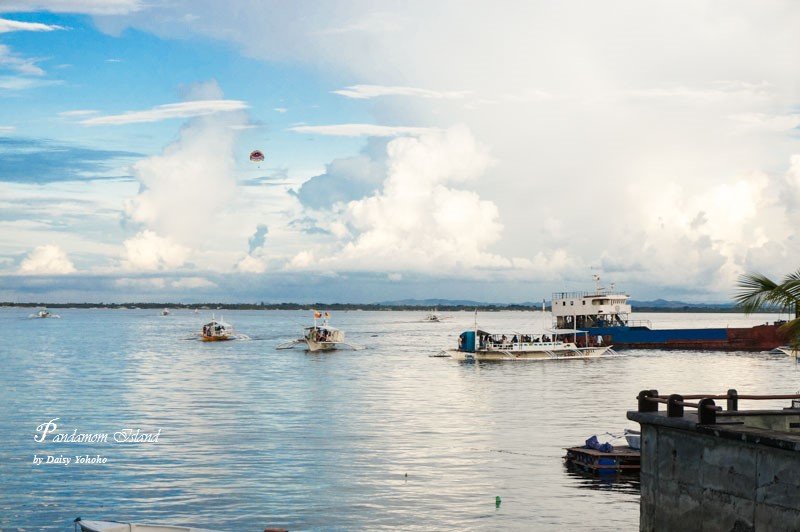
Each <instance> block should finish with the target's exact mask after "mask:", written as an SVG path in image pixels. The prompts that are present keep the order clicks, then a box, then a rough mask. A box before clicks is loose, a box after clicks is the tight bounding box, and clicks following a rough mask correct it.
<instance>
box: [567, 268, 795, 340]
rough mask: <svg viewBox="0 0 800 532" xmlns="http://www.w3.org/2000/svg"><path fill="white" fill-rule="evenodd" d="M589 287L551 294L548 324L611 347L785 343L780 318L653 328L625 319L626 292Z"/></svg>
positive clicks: (628, 312)
mask: <svg viewBox="0 0 800 532" xmlns="http://www.w3.org/2000/svg"><path fill="white" fill-rule="evenodd" d="M599 280H600V279H599V277H595V281H596V282H597V286H596V288H595V290H594V292H557V293H554V294H553V299H552V310H553V320H554V326H555V327H557V328H559V329H578V330H580V331H586V332H588V333H589V338H590V342H592V343H593V344H594V345H612V344H613V345H614V349H691V350H708V351H770V350H772V349H775V348H777V347H778V346H781V345H784V344H786V343H787V337H786V335H785V334H783V333H782V331H781V330H780V326H781V325H783V324H784V323H786V322H785V321H776V322H774V323H768V324H764V325H756V326H754V327H738V328H731V327H719V328H709V329H653V328H652V325H651V324H650V322H649V321H635V320H631V319H630V316H631V305H630V303H629V302H628V297H629V296H628V295H627V294H625V293H624V292H622V291H619V290H615V289H614V286H613V285H612V286H611V289H610V290H607V289H605V288H602V287H601V286H600V283H599Z"/></svg>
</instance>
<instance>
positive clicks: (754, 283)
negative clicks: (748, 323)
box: [734, 270, 800, 349]
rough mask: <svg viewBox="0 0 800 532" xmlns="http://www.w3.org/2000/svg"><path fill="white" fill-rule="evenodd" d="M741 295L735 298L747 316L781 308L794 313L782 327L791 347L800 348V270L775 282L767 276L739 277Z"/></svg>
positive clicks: (748, 275)
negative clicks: (779, 281) (781, 280)
mask: <svg viewBox="0 0 800 532" xmlns="http://www.w3.org/2000/svg"><path fill="white" fill-rule="evenodd" d="M738 286H739V292H738V293H737V294H736V295H735V296H734V299H735V300H736V302H737V303H738V304H739V306H740V307H742V309H743V310H744V312H745V313H746V314H751V313H753V312H758V311H760V310H761V311H763V310H773V309H779V310H780V312H791V311H794V319H793V320H790V321H789V322H787V323H786V324H784V325H782V326H781V331H782V332H784V333H786V335H787V336H788V338H789V341H790V342H791V344H792V347H794V348H795V349H797V348H798V347H800V270H797V271H796V272H794V273H790V274H788V275H787V276H786V277H784V278H783V282H781V283H776V282H775V281H773V280H772V279H770V278H769V277H767V276H766V275H762V274H760V273H748V274H745V275H742V276H741V277H739V284H738Z"/></svg>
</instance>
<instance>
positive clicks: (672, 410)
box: [667, 393, 683, 417]
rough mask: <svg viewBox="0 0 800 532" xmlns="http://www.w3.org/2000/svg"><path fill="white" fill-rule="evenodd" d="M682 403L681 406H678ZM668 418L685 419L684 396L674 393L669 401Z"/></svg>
mask: <svg viewBox="0 0 800 532" xmlns="http://www.w3.org/2000/svg"><path fill="white" fill-rule="evenodd" d="M678 403H681V404H678ZM667 416H668V417H683V396H682V395H679V394H677V393H673V394H672V395H670V396H669V398H668V399H667Z"/></svg>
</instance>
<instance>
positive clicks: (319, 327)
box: [305, 325, 339, 331]
mask: <svg viewBox="0 0 800 532" xmlns="http://www.w3.org/2000/svg"><path fill="white" fill-rule="evenodd" d="M312 329H317V330H319V331H338V330H339V329H337V328H336V327H331V326H330V325H312V326H311V327H306V328H305V330H306V331H310V330H312Z"/></svg>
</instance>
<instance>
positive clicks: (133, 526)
mask: <svg viewBox="0 0 800 532" xmlns="http://www.w3.org/2000/svg"><path fill="white" fill-rule="evenodd" d="M75 524H76V525H78V526H79V527H80V529H81V532H217V531H214V530H211V529H208V528H194V527H188V526H175V525H148V524H143V523H142V524H137V523H121V522H117V521H94V520H86V521H84V520H83V519H81V518H80V517H79V518H77V519H75Z"/></svg>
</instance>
